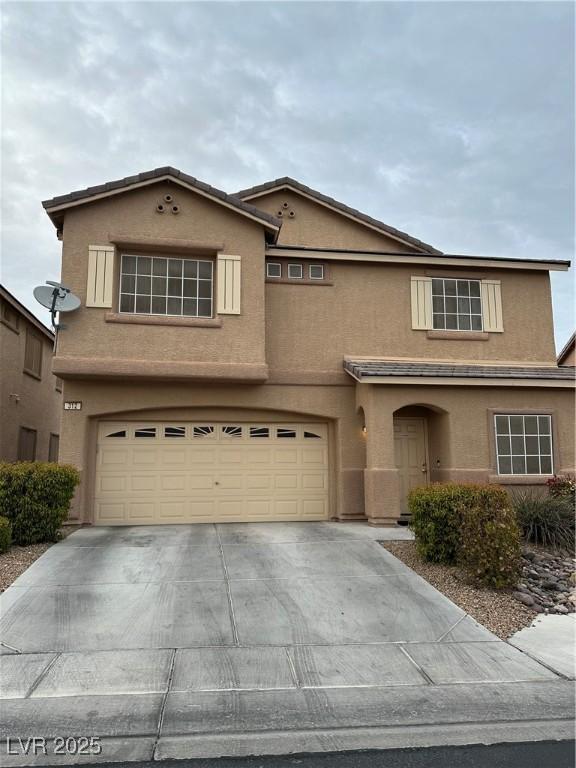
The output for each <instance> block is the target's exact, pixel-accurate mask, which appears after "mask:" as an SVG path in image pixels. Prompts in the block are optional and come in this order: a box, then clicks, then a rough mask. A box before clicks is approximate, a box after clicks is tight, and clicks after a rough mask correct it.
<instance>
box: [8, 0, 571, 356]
mask: <svg viewBox="0 0 576 768" xmlns="http://www.w3.org/2000/svg"><path fill="white" fill-rule="evenodd" d="M3 15H4V23H3V41H2V86H3V151H2V162H3V164H2V178H1V180H2V192H3V211H2V213H3V234H2V237H3V241H2V254H3V255H2V264H1V266H2V272H1V277H2V282H3V283H4V284H5V285H6V286H7V288H8V289H9V290H11V291H12V292H13V293H14V294H15V295H16V296H17V297H18V298H19V299H20V300H21V301H23V302H24V303H25V304H26V305H27V306H29V307H30V308H31V309H33V310H34V311H38V313H39V314H40V315H41V316H42V317H43V319H45V320H46V317H45V315H43V314H42V310H41V308H40V307H36V306H35V305H34V300H33V299H32V298H31V291H32V288H33V287H34V285H36V284H39V283H42V282H44V280H46V279H50V278H52V279H57V278H58V277H59V243H58V241H57V240H56V237H55V234H54V230H53V227H52V225H51V223H50V222H49V220H48V217H47V216H46V215H45V214H44V213H43V211H42V208H41V206H40V201H41V200H43V199H45V198H49V197H52V196H54V195H59V194H64V193H66V192H70V191H72V190H75V189H79V188H82V187H85V186H89V185H92V184H98V183H101V182H105V181H109V180H111V179H116V178H120V177H122V176H126V175H129V174H133V173H137V172H139V171H144V170H149V169H151V168H155V167H158V166H162V165H173V166H176V167H177V168H180V169H181V170H183V171H186V172H187V173H190V174H192V175H194V176H197V177H198V178H200V179H202V180H204V181H207V182H209V183H211V184H213V185H214V186H216V187H220V188H221V189H224V190H226V191H234V190H236V189H241V188H242V187H246V186H251V185H253V184H257V183H260V182H263V181H266V180H268V179H271V178H276V177H278V176H284V175H289V176H294V177H295V178H297V179H299V180H301V181H302V182H304V183H306V184H308V185H310V186H312V187H315V188H317V189H319V190H320V191H322V192H325V193H327V194H329V195H331V196H333V197H335V198H337V199H339V200H342V201H343V202H346V203H348V204H349V205H352V206H354V207H356V208H359V209H361V210H363V211H365V212H367V213H369V214H371V215H373V216H375V217H377V218H380V219H382V220H384V221H385V222H387V223H389V224H391V225H392V226H395V227H398V228H399V229H403V230H406V231H408V232H410V233H411V234H412V235H415V236H416V237H419V238H421V239H422V240H424V241H426V242H428V243H431V244H433V245H435V246H436V247H438V248H440V249H442V250H444V251H446V252H449V253H470V254H480V255H485V256H514V257H522V258H547V259H571V258H572V256H573V250H574V224H573V209H574V147H573V136H574V61H573V58H574V42H573V40H574V6H573V5H572V4H571V3H556V2H544V3H539V2H528V3H521V2H498V3H494V2H493V3H484V2H473V3H465V2H444V3H436V2H424V3H412V2H402V3H384V2H383V3H377V2H372V3H343V2H342V3H333V2H319V3H306V2H290V3H280V2H259V3H248V2H241V3H218V2H212V3H189V2H181V3H168V2H166V3H151V2H149V3H148V2H147V3H142V2H131V3H126V4H117V3H114V2H104V3H89V4H82V3H51V2H45V3H31V4H28V3H25V2H17V3H11V2H4V3H3ZM553 294H554V310H555V319H556V324H557V337H556V338H557V344H558V345H560V346H561V345H562V344H563V343H564V341H565V340H566V339H567V338H568V336H569V335H570V333H571V332H572V330H573V327H574V322H575V321H574V310H573V307H574V277H573V273H570V274H568V275H567V274H566V273H558V274H555V275H553ZM521 300H522V297H521V296H519V297H518V301H521Z"/></svg>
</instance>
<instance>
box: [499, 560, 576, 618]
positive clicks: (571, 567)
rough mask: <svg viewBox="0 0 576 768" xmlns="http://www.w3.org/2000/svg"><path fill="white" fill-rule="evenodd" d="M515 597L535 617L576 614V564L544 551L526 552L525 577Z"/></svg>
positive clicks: (519, 584) (523, 576) (523, 574)
mask: <svg viewBox="0 0 576 768" xmlns="http://www.w3.org/2000/svg"><path fill="white" fill-rule="evenodd" d="M513 594H514V597H515V599H516V600H518V602H520V603H522V604H523V605H525V606H527V607H528V608H530V610H532V611H535V612H536V613H560V614H562V613H574V612H576V560H575V559H574V558H572V557H568V556H566V555H564V556H563V555H560V554H553V553H552V552H549V551H545V550H532V549H524V550H523V552H522V577H521V581H520V582H519V583H518V584H517V585H516V590H515V592H514V593H513Z"/></svg>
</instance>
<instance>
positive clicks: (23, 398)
mask: <svg viewBox="0 0 576 768" xmlns="http://www.w3.org/2000/svg"><path fill="white" fill-rule="evenodd" d="M28 324H29V321H28V320H26V318H25V317H23V316H20V321H19V332H18V333H16V332H15V331H13V330H11V329H10V328H9V327H8V326H7V325H5V324H4V323H2V322H0V358H1V361H2V362H1V365H0V461H16V460H17V458H18V436H19V432H20V427H27V428H28V429H35V430H36V431H37V433H38V434H37V438H36V459H37V460H38V461H47V460H48V446H49V441H50V434H51V433H52V434H55V435H58V434H60V415H61V409H62V395H61V393H60V392H57V391H56V379H55V377H54V376H53V375H52V373H51V358H52V342H51V341H50V340H49V339H48V338H47V337H42V338H43V339H44V341H43V354H42V379H41V380H38V379H37V378H35V377H33V376H30V375H28V374H27V373H24V351H25V346H26V327H27V326H28ZM39 335H41V334H40V333H39ZM13 395H17V396H18V397H17V398H16V397H14V396H13Z"/></svg>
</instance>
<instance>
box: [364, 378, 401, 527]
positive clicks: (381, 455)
mask: <svg viewBox="0 0 576 768" xmlns="http://www.w3.org/2000/svg"><path fill="white" fill-rule="evenodd" d="M357 389H358V398H357V402H358V404H359V405H360V406H361V407H362V409H363V411H364V418H365V425H366V436H365V439H366V469H365V470H364V508H365V511H366V517H367V518H368V522H369V523H370V525H396V524H397V522H398V518H399V517H400V480H399V474H398V470H397V469H396V461H395V456H394V417H393V409H392V407H391V406H389V405H388V404H387V402H386V397H385V393H384V392H382V391H381V388H380V387H378V386H376V385H371V384H358V385H357Z"/></svg>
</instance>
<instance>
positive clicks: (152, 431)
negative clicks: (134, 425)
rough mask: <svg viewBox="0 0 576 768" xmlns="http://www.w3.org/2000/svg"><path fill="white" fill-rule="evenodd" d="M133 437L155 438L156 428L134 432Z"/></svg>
mask: <svg viewBox="0 0 576 768" xmlns="http://www.w3.org/2000/svg"><path fill="white" fill-rule="evenodd" d="M134 437H156V427H142V428H141V429H137V430H135V432H134Z"/></svg>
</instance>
